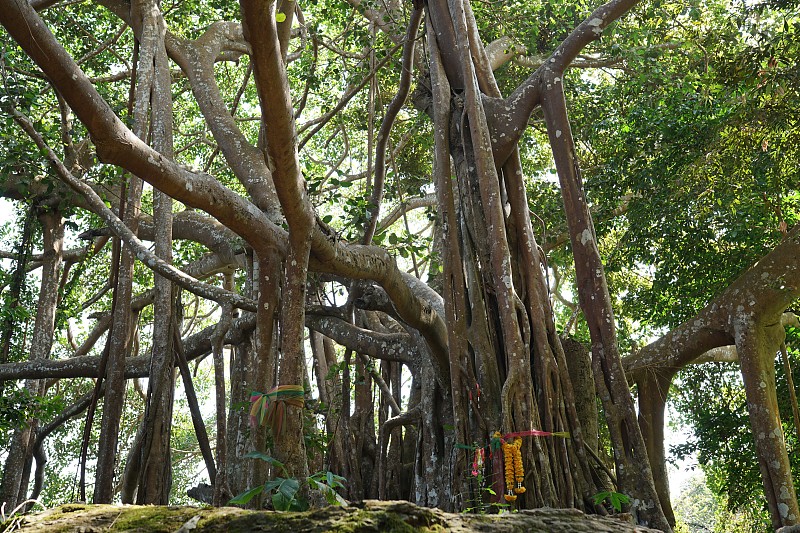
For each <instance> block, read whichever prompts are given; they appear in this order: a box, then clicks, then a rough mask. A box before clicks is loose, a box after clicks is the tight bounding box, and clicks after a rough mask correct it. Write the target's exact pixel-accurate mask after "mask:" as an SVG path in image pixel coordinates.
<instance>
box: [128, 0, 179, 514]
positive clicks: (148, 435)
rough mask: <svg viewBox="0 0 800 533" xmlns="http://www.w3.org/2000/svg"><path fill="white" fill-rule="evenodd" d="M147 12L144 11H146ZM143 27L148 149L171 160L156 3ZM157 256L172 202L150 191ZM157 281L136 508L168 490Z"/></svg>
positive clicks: (164, 327) (167, 403)
mask: <svg viewBox="0 0 800 533" xmlns="http://www.w3.org/2000/svg"><path fill="white" fill-rule="evenodd" d="M145 9H146V10H147V11H146V12H144V10H145ZM142 10H143V14H142V19H143V23H144V25H145V26H152V31H153V33H154V38H155V40H156V43H155V45H154V46H155V53H154V56H153V63H154V76H153V87H152V90H151V117H152V145H153V148H155V149H156V150H158V152H159V153H161V154H163V155H165V156H167V157H172V155H173V154H172V152H173V147H172V92H171V77H170V71H169V61H168V59H167V52H166V49H165V47H164V35H165V31H166V25H165V23H164V20H163V18H162V16H161V13H160V10H159V8H158V6H157V5H156V3H155V2H154V1H151V2H147V3H146V4H145V5H144V6H143V7H142ZM153 196H154V200H153V202H154V212H153V220H154V223H155V231H156V236H155V247H156V250H155V251H156V255H157V256H158V257H160V258H161V259H163V260H164V261H166V262H167V263H171V262H172V218H173V217H172V203H173V202H172V198H171V197H170V196H168V195H166V194H164V193H162V192H160V191H155V190H154V191H153ZM154 276H155V289H156V296H155V301H154V303H153V316H154V322H153V346H152V356H151V363H150V369H151V370H150V379H149V381H148V384H149V385H148V399H147V409H146V411H145V419H144V421H143V424H144V427H145V428H147V429H146V431H145V440H144V444H143V446H142V451H141V465H142V467H141V475H140V476H139V491H138V495H137V502H138V503H139V504H156V505H166V504H167V503H169V492H170V488H171V485H172V464H171V454H170V436H171V433H172V431H171V429H172V407H173V401H174V393H175V372H174V370H173V368H174V364H175V354H174V346H173V339H174V338H175V332H174V331H173V327H174V326H175V325H176V324H178V325H179V322H177V321H175V320H173V318H172V317H173V314H174V313H175V312H176V309H175V308H176V304H177V291H176V290H175V288H174V287H173V286H172V283H171V282H170V281H169V280H168V279H166V278H164V277H162V276H159V275H158V274H154Z"/></svg>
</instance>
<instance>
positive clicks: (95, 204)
mask: <svg viewBox="0 0 800 533" xmlns="http://www.w3.org/2000/svg"><path fill="white" fill-rule="evenodd" d="M11 114H12V115H13V117H14V120H15V121H16V122H17V124H19V125H20V127H21V128H22V129H23V130H24V131H25V133H27V134H28V136H30V138H31V139H33V141H34V142H35V143H36V145H37V146H38V147H39V148H40V149H42V150H45V151H46V152H47V159H48V160H49V161H50V163H51V164H52V165H53V166H54V167H55V169H56V172H57V174H58V176H59V178H60V179H61V180H62V181H64V182H65V183H67V185H69V186H70V187H71V188H72V189H73V190H74V191H75V192H77V193H79V194H80V195H82V196H83V197H84V198H86V200H87V202H89V205H90V206H91V208H92V210H93V211H94V212H95V213H97V214H98V215H99V216H100V218H102V219H103V221H104V222H105V223H106V224H108V226H109V227H110V228H111V229H112V230H113V231H114V233H115V234H116V235H118V236H119V237H120V238H121V239H122V240H124V241H125V244H127V245H128V246H130V247H131V249H132V250H133V251H134V252H135V254H136V257H137V258H138V259H139V260H140V261H142V262H143V263H144V264H146V265H147V266H148V267H150V268H151V269H152V270H154V271H155V272H157V273H159V274H161V275H162V276H164V277H165V278H167V279H169V280H170V281H172V282H174V283H176V284H178V285H179V286H181V287H183V288H184V289H186V290H188V291H189V292H192V293H194V294H197V295H199V296H202V297H203V298H207V299H209V300H214V301H215V302H219V303H223V304H224V303H228V304H230V305H233V306H234V307H238V308H239V309H244V310H246V311H255V310H256V305H255V302H253V301H252V300H250V299H249V298H245V297H244V296H241V295H238V294H236V293H232V292H229V291H226V290H224V289H220V288H219V287H215V286H213V285H209V284H207V283H203V282H202V281H198V280H197V279H195V278H193V277H191V276H189V275H188V274H186V273H184V272H181V271H180V270H178V269H177V268H175V267H174V266H172V265H170V264H169V263H167V262H165V261H164V260H163V259H160V258H159V257H157V256H156V255H155V254H153V253H152V252H151V251H150V250H149V249H148V247H147V246H145V245H144V243H142V241H140V240H139V239H138V238H137V237H136V235H134V233H133V232H132V231H131V230H130V229H128V227H127V226H126V225H125V224H124V223H123V222H122V221H121V220H120V219H119V218H118V217H117V216H116V215H115V214H114V212H113V211H111V209H109V208H108V207H106V205H105V203H104V202H103V200H102V199H101V198H100V197H99V196H98V195H97V193H96V192H94V190H93V189H92V188H91V187H89V186H88V185H87V184H86V183H84V182H83V181H81V180H79V179H78V178H76V177H75V176H73V175H72V173H71V172H70V171H69V170H68V169H67V167H65V166H64V164H63V163H62V162H61V160H60V159H59V158H58V156H57V155H56V154H55V152H53V150H52V149H51V148H50V146H48V145H47V143H46V142H45V141H44V139H43V138H42V136H41V135H39V132H37V131H36V129H35V128H34V127H33V124H32V123H31V121H30V120H29V119H28V117H26V116H25V115H23V114H22V113H20V112H19V111H17V110H16V109H11Z"/></svg>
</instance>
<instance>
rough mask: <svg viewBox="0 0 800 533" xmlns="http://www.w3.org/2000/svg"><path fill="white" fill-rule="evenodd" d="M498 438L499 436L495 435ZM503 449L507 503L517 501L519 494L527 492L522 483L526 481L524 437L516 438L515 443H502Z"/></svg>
mask: <svg viewBox="0 0 800 533" xmlns="http://www.w3.org/2000/svg"><path fill="white" fill-rule="evenodd" d="M495 436H496V437H498V436H499V435H498V434H495ZM501 444H502V447H503V464H504V468H505V481H506V494H505V495H504V497H505V500H506V501H507V502H514V501H516V500H517V494H522V493H524V492H525V487H523V486H522V482H523V481H524V480H525V470H524V468H523V466H522V451H521V450H522V437H515V438H514V440H513V441H510V442H506V441H501Z"/></svg>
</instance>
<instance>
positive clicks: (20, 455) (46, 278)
mask: <svg viewBox="0 0 800 533" xmlns="http://www.w3.org/2000/svg"><path fill="white" fill-rule="evenodd" d="M38 218H39V220H40V222H41V224H42V235H43V239H42V240H43V251H44V257H43V259H44V267H43V269H42V282H41V285H40V289H39V301H38V304H37V307H36V321H35V323H34V329H33V336H32V339H31V344H30V359H31V360H33V361H38V360H44V359H48V358H49V357H50V350H51V348H52V345H53V332H54V327H55V318H56V305H57V300H58V286H59V280H60V279H61V265H62V254H63V251H64V219H63V217H62V214H61V212H60V211H57V210H52V209H50V208H44V210H42V211H41V212H39V214H38ZM46 383H47V382H46V380H36V379H32V380H27V381H26V382H25V388H26V389H27V390H28V392H29V394H30V395H31V396H33V397H35V396H43V395H44V393H45V392H46ZM37 427H38V420H36V419H33V420H28V421H27V422H26V425H25V427H23V428H19V429H17V430H16V431H14V434H13V436H12V439H11V443H10V446H9V452H8V457H7V458H6V462H5V465H4V468H3V481H2V484H0V503H3V502H5V504H6V509H7V510H8V511H11V510H12V509H14V508H15V507H16V506H17V505H18V504H19V503H20V502H21V501H23V500H25V499H26V496H27V493H28V481H29V479H28V476H29V475H30V462H31V459H32V454H33V445H34V441H35V438H36V429H37ZM26 465H27V467H26ZM26 470H27V472H28V476H25V475H24V473H25V471H26Z"/></svg>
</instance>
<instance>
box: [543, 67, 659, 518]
mask: <svg viewBox="0 0 800 533" xmlns="http://www.w3.org/2000/svg"><path fill="white" fill-rule="evenodd" d="M561 76H563V73H562V72H555V71H547V72H546V74H545V75H544V77H543V79H542V84H543V85H544V86H545V87H544V89H543V90H542V109H543V110H544V116H545V122H546V123H547V133H548V137H549V138H550V145H551V146H552V148H553V155H554V158H555V163H556V169H557V171H558V176H559V181H560V182H561V194H562V197H563V199H564V209H565V211H566V214H567V224H568V225H569V232H570V238H571V241H572V252H573V255H574V257H575V272H576V277H577V283H578V296H579V299H580V302H581V308H582V309H583V314H584V316H586V320H587V322H588V324H589V334H590V335H591V338H592V363H593V369H594V377H595V385H596V387H597V390H598V392H599V393H600V399H601V401H602V403H603V409H604V411H605V415H606V420H607V422H608V428H609V434H610V436H611V442H612V445H613V447H614V459H615V462H616V466H617V479H618V481H619V484H620V491H621V492H626V493H628V494H629V495H631V496H633V497H634V498H635V500H634V501H635V502H636V503H637V505H636V507H635V508H633V509H632V511H633V512H634V513H635V514H636V516H637V519H638V521H639V522H640V523H642V524H644V525H649V526H651V527H656V528H659V529H663V530H664V531H671V530H672V529H671V527H670V525H669V523H668V522H667V519H666V518H665V516H664V512H663V510H662V509H661V502H660V499H659V497H658V493H657V492H656V489H655V485H654V482H653V476H652V473H651V471H650V468H649V464H648V463H647V449H646V447H645V443H644V439H643V438H642V433H641V431H640V430H639V425H638V422H637V420H636V410H635V408H634V405H633V399H632V397H631V393H630V389H629V388H628V382H627V380H626V378H625V373H624V371H623V369H622V362H621V359H620V355H619V348H618V346H617V339H616V328H615V323H614V312H613V310H612V308H611V297H610V295H609V292H608V285H607V284H606V278H605V274H604V270H603V263H602V261H601V259H600V252H599V250H598V248H597V235H596V234H595V231H594V223H593V222H592V216H591V214H590V213H589V206H588V205H587V203H586V196H585V194H584V191H583V183H582V181H581V176H580V167H579V165H578V160H577V158H576V156H575V146H574V141H573V139H572V131H571V127H570V124H569V118H568V117H567V106H566V102H565V101H564V89H563V83H562V79H561ZM643 463H644V468H643Z"/></svg>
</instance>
